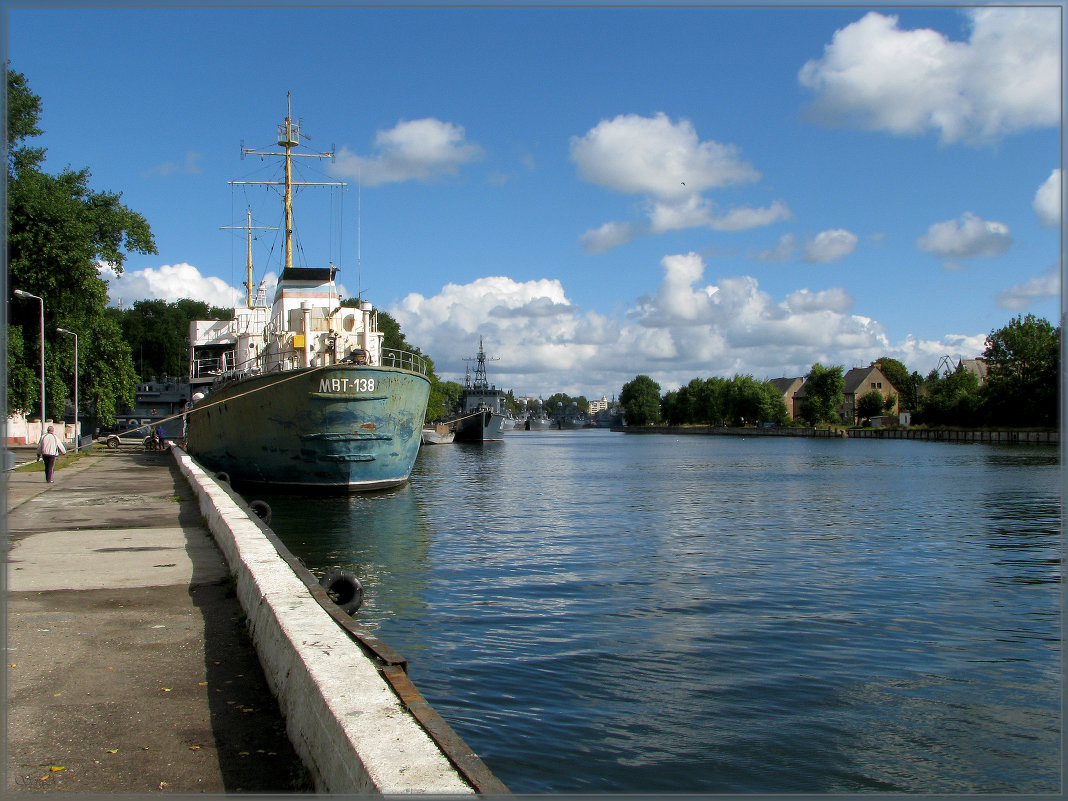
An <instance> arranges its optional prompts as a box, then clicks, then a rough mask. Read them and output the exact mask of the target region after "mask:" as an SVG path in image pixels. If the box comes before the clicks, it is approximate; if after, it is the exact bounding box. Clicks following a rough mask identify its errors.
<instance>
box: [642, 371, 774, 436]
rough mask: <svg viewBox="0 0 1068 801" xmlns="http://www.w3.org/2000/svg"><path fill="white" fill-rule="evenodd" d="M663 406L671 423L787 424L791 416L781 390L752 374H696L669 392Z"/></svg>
mask: <svg viewBox="0 0 1068 801" xmlns="http://www.w3.org/2000/svg"><path fill="white" fill-rule="evenodd" d="M662 410H663V416H664V418H665V419H666V420H667V422H668V423H670V424H672V425H700V424H706V425H733V426H744V425H752V424H754V423H760V422H769V423H776V424H778V425H784V424H786V423H788V422H789V420H790V415H789V413H788V412H787V410H786V404H785V403H784V402H783V399H782V394H781V393H780V392H779V391H778V390H777V389H776V388H775V387H774V386H772V385H771V384H770V383H768V382H766V381H757V380H756V379H754V378H753V377H752V376H751V375H736V376H734V377H733V378H718V377H712V378H707V379H700V378H694V379H692V380H691V381H690V383H688V384H687V385H686V386H684V387H681V388H679V389H678V390H672V391H671V392H668V393H667V394H666V395H665V396H664V399H663V403H662Z"/></svg>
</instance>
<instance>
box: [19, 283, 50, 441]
mask: <svg viewBox="0 0 1068 801" xmlns="http://www.w3.org/2000/svg"><path fill="white" fill-rule="evenodd" d="M15 294H16V295H18V296H19V297H20V298H33V299H34V300H36V301H40V303H41V436H42V437H43V436H44V425H45V363H44V362H45V359H44V342H45V340H44V298H42V297H39V296H37V295H31V294H30V293H29V292H23V291H22V290H21V289H16V290H15Z"/></svg>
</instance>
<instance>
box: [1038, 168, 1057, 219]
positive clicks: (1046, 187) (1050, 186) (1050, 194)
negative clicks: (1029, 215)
mask: <svg viewBox="0 0 1068 801" xmlns="http://www.w3.org/2000/svg"><path fill="white" fill-rule="evenodd" d="M1061 192H1062V189H1061V170H1060V168H1059V167H1058V168H1057V169H1055V170H1054V171H1053V172H1051V173H1050V174H1049V178H1047V179H1046V181H1045V183H1043V184H1042V186H1040V187H1039V188H1038V191H1037V192H1035V200H1034V202H1033V203H1032V206H1033V207H1034V210H1035V214H1037V215H1038V220H1039V222H1041V223H1042V224H1043V225H1047V226H1051V227H1054V228H1056V227H1060V224H1061Z"/></svg>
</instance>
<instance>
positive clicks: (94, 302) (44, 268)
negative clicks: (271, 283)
mask: <svg viewBox="0 0 1068 801" xmlns="http://www.w3.org/2000/svg"><path fill="white" fill-rule="evenodd" d="M7 80H8V97H7V103H8V106H7V108H8V186H7V212H8V216H7V234H8V277H9V282H10V283H9V285H10V286H11V287H12V288H13V289H20V290H23V291H25V292H29V293H30V294H33V295H37V296H39V297H41V298H43V299H44V307H45V325H44V328H45V379H46V385H47V397H46V399H45V400H46V413H48V414H49V415H50V416H52V417H57V418H58V417H59V415H60V413H61V412H62V410H63V406H64V403H65V401H66V398H67V394H68V392H69V390H70V389H71V387H72V385H73V381H72V380H71V381H69V383H68V379H72V378H73V342H72V341H68V340H72V339H73V338H72V337H66V336H64V335H59V334H55V333H54V332H55V330H56V328H57V327H61V328H66V329H68V330H71V331H74V332H76V333H77V334H78V337H79V360H80V362H81V364H80V368H81V369H80V373H81V375H82V376H83V387H85V389H91V391H82V392H79V401H80V402H81V403H82V405H83V406H84V407H85V408H86V409H87V410H88V411H89V412H90V416H91V415H92V413H93V412H94V411H95V412H96V413H97V414H98V415H100V416H101V417H104V418H106V416H107V415H108V414H110V412H109V411H108V410H111V409H114V407H115V405H116V402H117V401H119V400H121V399H122V398H125V397H127V396H129V397H131V399H132V394H133V388H134V385H135V384H136V376H135V375H134V374H133V373H132V371H131V370H128V369H127V368H128V367H129V366H130V355H129V354H130V351H129V346H128V345H127V344H126V342H125V341H124V340H123V339H122V337H121V335H119V336H113V334H118V333H119V332H118V330H117V328H114V327H112V326H109V325H108V324H106V321H105V313H104V309H105V307H106V305H107V284H106V282H105V281H104V280H103V279H102V278H101V277H100V275H99V272H98V269H97V265H98V263H99V262H105V263H107V264H109V265H111V266H112V268H113V269H114V270H115V271H116V272H121V271H122V265H123V262H124V260H125V258H126V254H127V252H131V251H136V252H139V253H155V252H156V247H155V243H154V242H153V239H152V233H151V231H150V230H149V226H148V223H147V221H146V220H145V219H144V217H142V216H141V215H140V214H137V213H136V212H133V211H131V210H130V209H128V208H126V207H125V206H123V205H122V204H121V203H120V199H121V195H119V194H115V193H112V192H97V191H92V190H91V189H90V188H89V178H90V173H89V170H88V169H83V170H77V171H76V170H72V169H70V168H67V169H65V170H64V171H63V172H61V173H59V174H58V175H50V174H48V173H45V172H43V171H41V169H40V166H41V164H42V162H43V160H44V154H45V150H44V149H43V148H31V147H28V146H26V145H25V144H24V143H23V140H24V139H25V138H27V137H30V136H37V135H39V134H41V133H42V131H41V129H40V128H39V126H38V120H39V118H40V115H41V101H40V98H39V97H37V96H36V95H34V94H32V93H31V92H30V90H29V87H28V85H27V83H26V79H25V77H24V76H22V75H21V74H19V73H16V72H13V71H12V70H10V69H8V71H7ZM39 309H40V307H39V304H38V303H37V301H34V300H32V299H31V300H17V299H16V300H13V301H12V302H11V303H9V315H10V325H11V328H12V329H15V328H17V329H19V330H20V331H21V337H20V336H10V337H9V340H8V363H9V365H13V366H14V367H15V370H14V371H13V372H11V373H9V375H13V376H14V377H15V378H16V381H18V380H21V379H22V378H24V377H25V373H24V370H20V369H19V368H20V367H21V368H24V369H28V370H30V371H32V372H33V373H34V374H36V373H37V370H35V369H34V367H33V366H34V365H36V364H39V361H40V360H39V354H40V334H39V331H40V322H39V314H40V311H39ZM54 340H55V341H54ZM38 369H39V368H38ZM20 377H21V378H20ZM11 389H12V388H11V387H10V386H9V392H11ZM13 389H14V392H11V394H12V395H13V398H14V399H13V400H12V401H11V403H15V402H17V403H20V404H21V403H26V402H27V395H26V392H25V388H24V387H23V388H22V389H20V388H19V386H18V384H16V386H15V387H14V388H13ZM38 402H39V401H38ZM9 405H10V404H9ZM23 411H28V410H27V409H23Z"/></svg>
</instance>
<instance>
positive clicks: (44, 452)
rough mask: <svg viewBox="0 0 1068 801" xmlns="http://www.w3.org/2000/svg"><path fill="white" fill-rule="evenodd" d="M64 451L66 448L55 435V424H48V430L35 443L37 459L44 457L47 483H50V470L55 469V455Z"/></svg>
mask: <svg viewBox="0 0 1068 801" xmlns="http://www.w3.org/2000/svg"><path fill="white" fill-rule="evenodd" d="M66 452H67V449H66V448H64V447H63V443H62V442H61V441H60V439H59V437H57V436H56V428H55V426H49V427H48V431H47V432H45V435H44V436H43V437H41V441H40V442H39V443H37V461H41V459H44V463H45V481H47V482H48V483H49V484H51V483H52V471H53V470H55V469H56V457H57V456H59V455H60V454H61V453H66Z"/></svg>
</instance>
